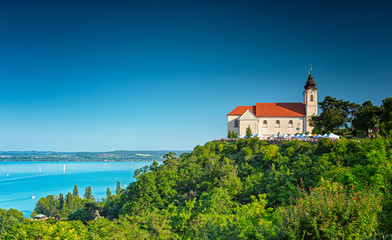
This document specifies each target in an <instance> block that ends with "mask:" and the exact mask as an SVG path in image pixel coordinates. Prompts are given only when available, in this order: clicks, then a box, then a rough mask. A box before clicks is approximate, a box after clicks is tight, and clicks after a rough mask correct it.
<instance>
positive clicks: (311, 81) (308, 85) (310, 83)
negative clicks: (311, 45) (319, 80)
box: [305, 65, 317, 90]
mask: <svg viewBox="0 0 392 240" xmlns="http://www.w3.org/2000/svg"><path fill="white" fill-rule="evenodd" d="M309 88H313V89H316V90H317V88H316V82H315V81H314V79H313V75H312V65H310V68H309V77H308V81H306V84H305V90H307V89H309Z"/></svg>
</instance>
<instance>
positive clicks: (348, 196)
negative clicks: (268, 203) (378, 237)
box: [276, 181, 381, 239]
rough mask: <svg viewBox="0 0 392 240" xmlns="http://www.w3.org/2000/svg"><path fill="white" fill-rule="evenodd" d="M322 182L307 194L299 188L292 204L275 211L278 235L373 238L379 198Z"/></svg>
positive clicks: (290, 237) (285, 236) (371, 192)
mask: <svg viewBox="0 0 392 240" xmlns="http://www.w3.org/2000/svg"><path fill="white" fill-rule="evenodd" d="M353 190H354V189H347V187H344V186H343V185H341V184H339V183H330V182H326V181H325V182H323V183H322V185H321V186H320V187H317V188H314V189H311V191H310V193H309V194H308V193H307V192H306V191H305V190H304V189H299V191H298V195H297V196H296V197H294V199H293V201H292V203H291V204H289V205H286V206H284V207H281V208H279V209H278V210H277V211H276V216H277V222H278V227H279V229H280V230H279V232H278V236H279V237H283V238H289V239H366V238H369V237H371V236H373V234H374V232H375V231H376V228H377V226H378V222H377V214H378V213H379V212H380V211H381V204H380V202H381V196H380V195H377V194H375V193H374V191H373V190H370V189H369V190H368V191H360V192H355V191H353Z"/></svg>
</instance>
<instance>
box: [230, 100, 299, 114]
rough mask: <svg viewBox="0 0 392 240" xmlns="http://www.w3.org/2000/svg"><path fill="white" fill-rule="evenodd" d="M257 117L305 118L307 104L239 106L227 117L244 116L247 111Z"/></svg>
mask: <svg viewBox="0 0 392 240" xmlns="http://www.w3.org/2000/svg"><path fill="white" fill-rule="evenodd" d="M248 109H249V110H250V111H252V112H253V113H254V114H255V115H256V117H304V116H305V103H256V106H238V107H236V108H235V109H234V110H233V111H231V112H230V113H229V114H227V115H242V114H244V113H245V112H246V110H248Z"/></svg>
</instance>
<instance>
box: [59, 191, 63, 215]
mask: <svg viewBox="0 0 392 240" xmlns="http://www.w3.org/2000/svg"><path fill="white" fill-rule="evenodd" d="M63 207H64V194H62V193H60V195H59V211H61V209H63Z"/></svg>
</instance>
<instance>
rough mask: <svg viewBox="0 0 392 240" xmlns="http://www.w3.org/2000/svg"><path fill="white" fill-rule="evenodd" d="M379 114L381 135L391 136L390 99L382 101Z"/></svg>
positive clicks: (391, 115) (391, 103) (391, 109)
mask: <svg viewBox="0 0 392 240" xmlns="http://www.w3.org/2000/svg"><path fill="white" fill-rule="evenodd" d="M381 112H382V113H381V123H380V127H381V132H382V134H383V135H390V134H392V132H391V131H392V97H387V98H385V99H384V100H382V105H381Z"/></svg>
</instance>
